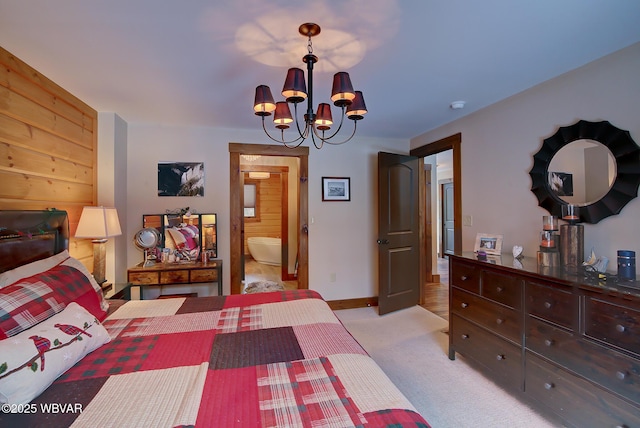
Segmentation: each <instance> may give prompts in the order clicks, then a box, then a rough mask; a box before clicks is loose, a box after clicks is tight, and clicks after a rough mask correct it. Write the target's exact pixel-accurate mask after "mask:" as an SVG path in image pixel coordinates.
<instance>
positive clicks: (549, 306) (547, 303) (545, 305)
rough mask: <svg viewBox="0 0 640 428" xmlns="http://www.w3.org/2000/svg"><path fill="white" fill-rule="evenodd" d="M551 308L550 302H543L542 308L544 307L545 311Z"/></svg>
mask: <svg viewBox="0 0 640 428" xmlns="http://www.w3.org/2000/svg"><path fill="white" fill-rule="evenodd" d="M551 306H553V305H552V304H551V302H544V307H545V308H547V309H551Z"/></svg>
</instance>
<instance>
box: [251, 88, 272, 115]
mask: <svg viewBox="0 0 640 428" xmlns="http://www.w3.org/2000/svg"><path fill="white" fill-rule="evenodd" d="M275 109H276V104H275V103H274V102H273V95H271V89H270V88H269V87H268V86H267V85H260V86H258V87H256V97H255V100H254V102H253V111H254V113H255V114H256V115H258V116H270V115H271V112H272V111H274V110H275Z"/></svg>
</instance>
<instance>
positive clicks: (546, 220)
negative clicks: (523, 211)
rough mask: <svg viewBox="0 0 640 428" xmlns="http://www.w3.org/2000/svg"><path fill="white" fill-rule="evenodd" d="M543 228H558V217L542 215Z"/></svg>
mask: <svg viewBox="0 0 640 428" xmlns="http://www.w3.org/2000/svg"><path fill="white" fill-rule="evenodd" d="M542 229H543V230H558V217H556V216H553V215H545V216H542Z"/></svg>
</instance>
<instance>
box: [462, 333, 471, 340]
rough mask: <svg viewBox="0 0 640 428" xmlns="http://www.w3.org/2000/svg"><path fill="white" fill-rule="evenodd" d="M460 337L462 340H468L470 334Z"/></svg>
mask: <svg viewBox="0 0 640 428" xmlns="http://www.w3.org/2000/svg"><path fill="white" fill-rule="evenodd" d="M460 337H462V340H466V339H468V338H469V335H468V334H463V335H462V336H460Z"/></svg>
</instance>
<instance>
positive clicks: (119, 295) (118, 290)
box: [102, 282, 131, 300]
mask: <svg viewBox="0 0 640 428" xmlns="http://www.w3.org/2000/svg"><path fill="white" fill-rule="evenodd" d="M102 290H103V291H104V292H105V293H106V292H107V291H111V290H113V295H112V296H111V297H109V298H108V299H122V300H131V283H130V282H121V283H118V284H105V285H104V286H103V287H102Z"/></svg>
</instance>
